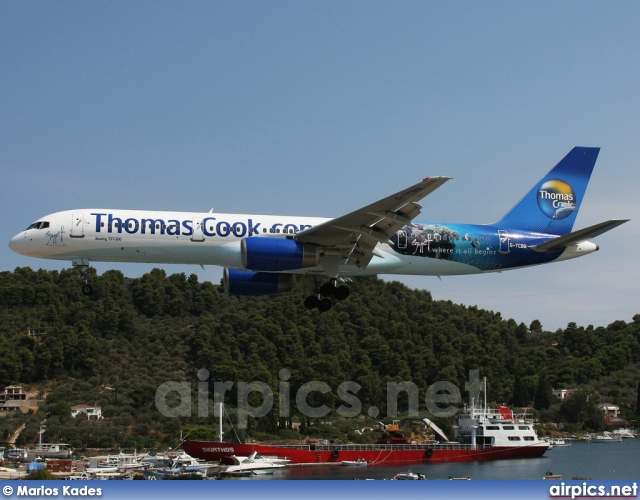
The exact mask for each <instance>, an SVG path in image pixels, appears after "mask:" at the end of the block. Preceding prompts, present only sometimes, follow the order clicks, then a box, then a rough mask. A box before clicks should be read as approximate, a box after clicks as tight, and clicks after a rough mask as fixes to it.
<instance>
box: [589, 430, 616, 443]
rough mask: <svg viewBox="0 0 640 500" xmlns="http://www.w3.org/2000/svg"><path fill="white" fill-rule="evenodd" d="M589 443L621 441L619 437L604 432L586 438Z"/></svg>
mask: <svg viewBox="0 0 640 500" xmlns="http://www.w3.org/2000/svg"><path fill="white" fill-rule="evenodd" d="M588 441H589V442H590V443H621V442H622V438H621V437H619V436H618V437H614V436H613V435H612V434H611V433H610V432H605V433H604V434H599V435H597V436H594V437H591V438H590V439H588Z"/></svg>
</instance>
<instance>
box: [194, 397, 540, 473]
mask: <svg viewBox="0 0 640 500" xmlns="http://www.w3.org/2000/svg"><path fill="white" fill-rule="evenodd" d="M424 420H425V422H426V423H427V424H429V425H431V427H432V428H434V430H436V431H439V429H437V427H435V426H434V425H433V424H432V423H431V422H430V421H429V420H428V419H424ZM386 427H387V433H386V434H385V435H384V436H383V438H382V439H381V440H379V442H378V443H376V444H337V445H334V444H305V445H293V444H292V445H289V444H242V443H224V442H217V441H190V440H187V441H183V443H182V447H183V448H184V450H185V451H186V452H187V453H188V454H189V455H191V456H194V457H197V458H202V459H205V460H220V461H221V462H222V463H232V460H231V459H230V457H231V456H232V455H237V456H248V455H250V454H251V453H253V452H258V453H259V454H261V455H265V456H277V457H280V458H286V459H288V460H290V463H294V464H301V463H309V464H311V463H328V462H337V463H340V462H342V461H343V460H358V459H360V460H366V461H367V462H369V464H371V465H375V464H408V463H440V462H469V461H474V460H499V459H509V458H531V457H541V456H542V455H544V453H545V452H546V451H547V449H548V448H549V443H548V442H546V441H541V440H540V439H538V436H537V434H536V432H535V430H534V428H533V417H532V415H530V414H527V413H523V414H519V415H516V414H514V413H512V411H511V410H510V409H509V408H507V407H504V406H501V407H498V408H495V409H487V408H486V407H485V408H484V409H480V410H478V409H475V408H474V407H473V406H472V407H471V408H470V409H469V410H468V411H466V412H464V413H463V414H461V415H460V418H459V419H458V426H457V428H456V439H457V442H450V441H448V440H447V438H446V436H445V435H444V434H441V436H442V437H443V439H444V440H445V441H444V442H435V443H427V444H415V443H412V442H411V441H410V440H409V439H407V438H406V437H404V436H403V435H402V434H400V433H399V432H398V431H399V428H398V429H396V428H395V427H393V426H386Z"/></svg>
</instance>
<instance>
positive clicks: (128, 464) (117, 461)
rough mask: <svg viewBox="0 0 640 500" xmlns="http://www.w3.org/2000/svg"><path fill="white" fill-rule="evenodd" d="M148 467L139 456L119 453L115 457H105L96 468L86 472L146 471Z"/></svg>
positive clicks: (148, 464)
mask: <svg viewBox="0 0 640 500" xmlns="http://www.w3.org/2000/svg"><path fill="white" fill-rule="evenodd" d="M150 465H151V464H150V463H149V462H143V461H142V456H140V455H137V454H133V455H132V454H127V453H122V452H120V453H118V454H117V455H107V457H106V459H105V460H103V461H101V462H99V463H98V467H90V468H88V469H87V472H89V473H90V474H96V473H107V472H123V471H124V472H127V471H130V470H136V469H148V468H149V466H150Z"/></svg>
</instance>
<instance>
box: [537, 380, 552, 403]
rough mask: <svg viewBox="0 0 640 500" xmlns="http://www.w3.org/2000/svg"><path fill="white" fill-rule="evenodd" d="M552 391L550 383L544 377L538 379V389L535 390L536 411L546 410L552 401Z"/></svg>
mask: <svg viewBox="0 0 640 500" xmlns="http://www.w3.org/2000/svg"><path fill="white" fill-rule="evenodd" d="M552 398H553V389H552V387H551V382H550V381H549V380H547V379H545V378H544V377H540V380H539V382H538V389H537V390H536V399H535V407H536V409H537V410H546V409H547V408H549V407H550V406H551V401H553V399H552Z"/></svg>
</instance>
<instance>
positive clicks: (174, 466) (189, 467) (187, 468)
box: [156, 452, 219, 476]
mask: <svg viewBox="0 0 640 500" xmlns="http://www.w3.org/2000/svg"><path fill="white" fill-rule="evenodd" d="M213 467H219V464H217V463H216V464H212V463H206V462H200V461H198V460H196V459H195V458H193V457H192V456H191V455H189V454H187V453H185V452H181V453H179V454H178V455H177V456H176V457H175V458H173V459H172V460H171V466H170V467H169V468H166V469H158V470H157V471H156V474H158V475H169V476H171V475H180V474H192V473H204V474H206V472H207V470H208V469H211V468H213Z"/></svg>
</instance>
